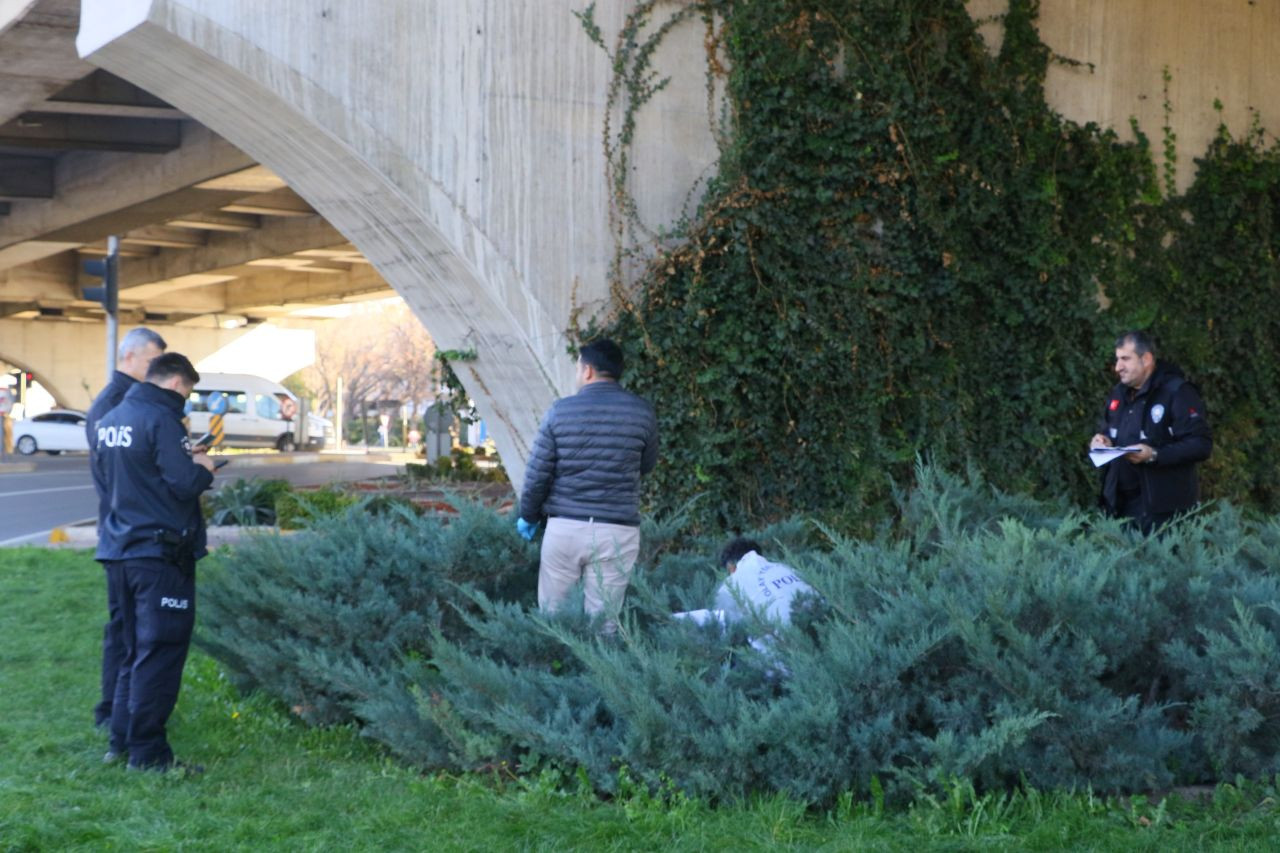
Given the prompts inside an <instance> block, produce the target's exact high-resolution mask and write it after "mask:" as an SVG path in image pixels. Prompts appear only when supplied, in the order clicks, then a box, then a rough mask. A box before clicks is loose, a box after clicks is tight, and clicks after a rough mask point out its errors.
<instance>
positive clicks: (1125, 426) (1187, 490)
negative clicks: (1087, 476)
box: [1089, 332, 1213, 533]
mask: <svg viewBox="0 0 1280 853" xmlns="http://www.w3.org/2000/svg"><path fill="white" fill-rule="evenodd" d="M1116 374H1117V375H1118V376H1119V377H1120V382H1119V383H1118V384H1117V385H1116V386H1115V387H1114V388H1112V389H1111V393H1110V394H1109V395H1108V397H1107V403H1106V406H1105V407H1104V409H1103V412H1102V416H1101V417H1100V418H1099V419H1098V430H1097V432H1096V433H1095V434H1094V436H1093V439H1092V441H1090V442H1089V446H1090V448H1097V447H1137V448H1138V449H1137V450H1135V451H1134V452H1132V453H1127V454H1125V455H1124V456H1123V457H1121V458H1120V459H1117V460H1115V461H1114V462H1111V463H1109V464H1108V465H1107V466H1106V467H1105V468H1104V469H1103V477H1102V494H1101V496H1100V498H1099V503H1100V504H1101V505H1102V507H1103V509H1105V510H1106V511H1107V512H1108V513H1110V514H1112V515H1116V516H1120V517H1123V518H1129V519H1132V520H1133V522H1134V524H1136V525H1137V526H1138V528H1139V529H1140V530H1142V532H1143V533H1150V532H1151V531H1152V530H1155V529H1157V528H1159V527H1160V526H1161V525H1163V524H1165V523H1166V522H1168V521H1169V520H1170V519H1171V518H1173V517H1174V516H1175V515H1177V514H1178V513H1180V512H1186V511H1187V510H1189V509H1191V508H1192V507H1193V506H1195V505H1196V501H1198V500H1199V499H1200V490H1199V484H1198V482H1197V478H1196V464H1197V463H1200V462H1203V461H1204V460H1206V459H1208V458H1209V454H1210V452H1211V451H1212V450H1213V436H1212V434H1211V432H1210V430H1209V424H1208V422H1207V421H1206V420H1205V412H1204V401H1203V400H1201V399H1200V392H1199V391H1197V390H1196V388H1195V386H1194V385H1192V384H1191V383H1190V382H1187V381H1186V380H1185V379H1184V378H1183V376H1182V371H1181V370H1179V369H1178V368H1177V367H1174V366H1173V365H1172V364H1167V363H1165V362H1157V361H1156V355H1155V347H1154V345H1153V344H1152V342H1151V339H1150V337H1148V336H1147V334H1146V333H1145V332H1126V333H1125V334H1123V335H1121V336H1120V337H1119V339H1117V340H1116Z"/></svg>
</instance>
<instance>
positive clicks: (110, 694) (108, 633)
mask: <svg viewBox="0 0 1280 853" xmlns="http://www.w3.org/2000/svg"><path fill="white" fill-rule="evenodd" d="M102 567H103V569H104V570H105V571H104V572H103V578H105V579H106V582H107V624H105V625H103V626H102V691H101V695H100V697H99V699H98V704H97V705H95V706H94V708H93V724H94V725H95V726H108V725H110V723H111V705H112V703H113V702H114V700H115V695H116V676H117V675H119V673H120V663H121V661H123V660H124V619H123V617H122V615H121V613H120V602H119V601H117V600H116V597H115V593H114V592H113V588H112V584H111V563H103V566H102Z"/></svg>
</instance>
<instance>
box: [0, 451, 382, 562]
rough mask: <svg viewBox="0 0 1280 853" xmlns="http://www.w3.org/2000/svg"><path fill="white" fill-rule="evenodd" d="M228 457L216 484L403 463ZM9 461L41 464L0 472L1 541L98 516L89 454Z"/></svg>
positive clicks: (331, 475) (312, 476) (299, 479)
mask: <svg viewBox="0 0 1280 853" xmlns="http://www.w3.org/2000/svg"><path fill="white" fill-rule="evenodd" d="M227 458H229V459H230V460H231V462H230V464H229V465H227V466H226V467H225V468H222V469H220V470H219V471H218V475H217V479H216V480H215V488H216V487H217V484H218V483H230V482H234V481H235V480H237V479H239V478H244V479H246V480H247V479H251V478H253V477H258V478H260V479H282V480H288V481H289V482H290V483H293V484H294V485H295V486H318V485H323V484H325V483H333V482H351V481H353V480H363V479H367V478H370V477H380V476H385V475H388V474H393V473H395V471H396V467H397V466H396V465H394V464H393V463H388V462H368V461H364V460H362V459H361V458H360V457H358V456H354V457H343V458H341V459H326V460H324V461H320V462H303V463H295V464H286V465H272V464H266V465H262V464H258V463H259V462H263V461H265V459H264V457H261V456H253V457H236V456H230V457H227ZM248 459H252V460H253V462H248V461H246V460H248ZM6 461H9V462H14V461H19V462H34V463H35V465H36V469H35V470H34V471H31V472H17V471H2V472H0V546H4V545H22V544H27V543H32V542H41V541H44V540H45V539H47V538H48V536H49V533H50V532H51V531H52V530H53V529H54V528H55V527H63V526H66V525H70V524H77V523H80V522H84V521H92V520H93V519H94V517H95V516H96V515H97V513H98V501H97V497H96V496H95V495H94V491H93V480H92V478H90V476H89V457H88V455H86V454H83V453H68V454H63V455H61V456H57V457H50V456H43V455H41V456H36V457H34V458H28V457H22V456H18V457H14V456H10V457H9V458H8V459H7V460H6Z"/></svg>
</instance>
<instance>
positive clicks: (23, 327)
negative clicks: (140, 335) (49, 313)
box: [0, 320, 247, 409]
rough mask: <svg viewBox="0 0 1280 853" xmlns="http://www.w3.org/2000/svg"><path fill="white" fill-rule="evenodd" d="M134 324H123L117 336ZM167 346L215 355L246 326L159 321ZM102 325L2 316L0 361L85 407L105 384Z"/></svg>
mask: <svg viewBox="0 0 1280 853" xmlns="http://www.w3.org/2000/svg"><path fill="white" fill-rule="evenodd" d="M132 328H133V326H127V325H121V327H120V337H121V338H122V339H123V338H124V336H125V333H126V332H128V331H129V330H130V329H132ZM154 328H155V330H156V331H157V332H159V333H160V334H161V336H163V337H164V340H165V343H166V344H168V345H169V350H170V351H171V352H180V353H182V354H183V355H185V356H187V357H188V358H190V359H191V360H192V361H193V362H199V361H200V360H201V359H203V358H206V357H208V356H210V355H213V354H214V353H216V352H217V351H218V350H220V349H222V348H223V347H225V346H226V345H227V344H229V343H231V342H232V341H234V340H235V339H236V338H239V337H240V336H242V335H244V334H245V332H246V331H247V330H246V329H190V328H184V327H180V326H157V327H154ZM106 340H107V338H106V329H105V327H104V326H102V325H99V324H93V325H90V324H86V323H74V322H56V321H48V320H42V321H40V322H38V323H33V322H30V321H25V320H0V361H5V362H8V363H10V364H12V365H13V366H14V367H18V368H21V369H23V370H28V371H30V372H31V373H32V374H33V375H34V376H35V378H36V380H37V381H38V382H39V383H40V384H41V385H43V386H44V388H45V390H46V391H48V392H49V393H50V394H52V395H53V398H54V399H55V400H57V401H58V404H59V405H61V406H70V407H71V408H73V409H88V408H89V404H90V403H92V402H93V398H94V396H95V395H96V394H97V393H98V392H99V391H101V390H102V386H103V385H105V384H106V380H107V376H106V366H105V365H106Z"/></svg>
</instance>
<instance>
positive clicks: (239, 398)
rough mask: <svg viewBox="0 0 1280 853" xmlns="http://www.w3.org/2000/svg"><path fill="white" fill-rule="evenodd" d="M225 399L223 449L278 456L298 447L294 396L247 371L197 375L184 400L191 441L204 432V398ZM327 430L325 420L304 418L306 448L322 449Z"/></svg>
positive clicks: (206, 416)
mask: <svg viewBox="0 0 1280 853" xmlns="http://www.w3.org/2000/svg"><path fill="white" fill-rule="evenodd" d="M215 394H221V395H223V396H224V397H225V398H226V400H227V410H226V412H225V413H224V414H223V418H222V424H223V440H222V445H221V446H222V447H274V448H276V449H277V450H280V451H283V452H289V451H292V450H295V449H297V442H296V441H295V439H294V436H295V430H294V418H295V417H296V416H297V412H298V398H297V397H296V396H295V395H294V394H293V393H292V392H291V391H289V389H287V388H285V387H284V386H283V385H281V384H280V383H279V382H272V381H271V380H269V379H263V378H262V377H261V376H250V375H249V374H247V373H202V374H201V375H200V381H199V382H198V383H197V384H196V387H195V390H194V391H192V392H191V397H190V398H189V399H188V405H187V415H188V417H189V419H190V424H191V426H190V430H191V436H192V439H193V440H194V439H196V438H199V437H200V436H202V435H204V434H205V433H206V432H208V431H209V398H210V397H212V396H213V395H215ZM332 429H333V428H332V426H330V425H329V422H328V421H326V420H325V419H324V418H320V417H317V416H315V415H310V416H309V417H308V420H307V433H308V439H307V449H309V450H319V449H321V448H323V447H324V445H325V440H326V438H327V437H328V435H327V434H328V433H330V432H332Z"/></svg>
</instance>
